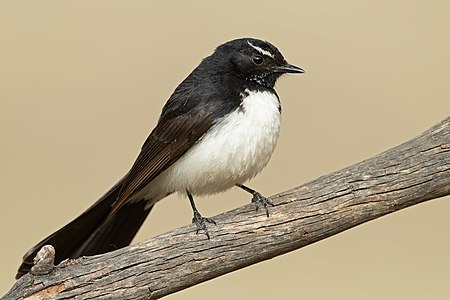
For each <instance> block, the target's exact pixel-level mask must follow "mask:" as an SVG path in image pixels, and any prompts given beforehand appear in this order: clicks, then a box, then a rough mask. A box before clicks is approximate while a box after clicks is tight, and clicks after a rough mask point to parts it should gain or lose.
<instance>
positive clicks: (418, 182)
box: [2, 117, 450, 299]
mask: <svg viewBox="0 0 450 300" xmlns="http://www.w3.org/2000/svg"><path fill="white" fill-rule="evenodd" d="M449 193H450V117H447V118H446V119H445V120H443V121H442V122H440V123H439V124H437V125H435V126H434V127H432V128H431V129H429V130H427V131H426V132H424V133H423V134H421V135H420V136H418V137H416V138H414V139H412V140H410V141H408V142H406V143H404V144H402V145H399V146H397V147H395V148H392V149H390V150H387V151H385V152H383V153H381V154H379V155H377V156H374V157H372V158H370V159H368V160H365V161H362V162H360V163H358V164H355V165H353V166H350V167H348V168H345V169H342V170H340V171H337V172H334V173H331V174H328V175H325V176H322V177H320V178H318V179H316V180H314V181H311V182H309V183H307V184H304V185H302V186H299V187H297V188H294V189H292V190H289V191H286V192H282V193H280V194H278V195H275V196H273V197H272V199H273V202H274V204H275V207H273V208H272V207H271V208H270V217H269V218H267V217H266V214H265V212H264V211H263V210H261V209H260V210H259V211H257V212H255V206H254V205H253V204H249V205H245V206H243V207H240V208H238V209H235V210H232V211H229V212H226V213H223V214H221V215H218V216H216V217H214V220H215V221H216V222H217V226H209V227H208V229H209V233H210V235H211V239H210V240H207V239H206V236H205V235H203V234H195V231H196V227H195V226H194V225H191V226H185V227H182V228H178V229H175V230H172V231H170V232H168V233H165V234H162V235H160V236H157V237H154V238H152V239H149V240H147V241H144V242H142V243H139V244H137V245H133V246H129V247H126V248H123V249H119V250H117V251H114V252H110V253H106V254H103V255H97V256H92V257H82V258H79V259H73V260H68V261H65V262H62V263H61V264H60V265H59V266H57V267H55V268H54V269H53V272H51V273H50V274H47V275H31V274H27V275H25V276H23V277H22V278H21V279H20V280H18V281H17V282H16V284H15V285H14V286H13V287H12V289H11V290H10V291H9V292H8V293H7V294H6V295H5V296H4V298H2V299H23V298H25V299H43V298H44V297H50V298H51V299H69V298H74V297H76V296H81V297H82V298H98V299H111V298H113V299H130V298H133V299H156V298H161V297H163V296H166V295H169V294H171V293H174V292H176V291H179V290H182V289H185V288H187V287H190V286H193V285H196V284H198V283H200V282H203V281H206V280H209V279H212V278H215V277H218V276H220V275H223V274H226V273H229V272H232V271H234V270H237V269H240V268H244V267H246V266H249V265H252V264H254V263H257V262H260V261H263V260H267V259H270V258H272V257H275V256H277V255H281V254H283V253H286V252H289V251H293V250H296V249H298V248H301V247H304V246H306V245H309V244H312V243H314V242H316V241H319V240H322V239H325V238H327V237H329V236H332V235H335V234H337V233H339V232H342V231H344V230H347V229H349V228H351V227H354V226H356V225H359V224H361V223H364V222H367V221H370V220H373V219H375V218H378V217H380V216H383V215H386V214H389V213H391V212H394V211H397V210H400V209H403V208H405V207H408V206H411V205H414V204H417V203H421V202H424V201H427V200H431V199H435V198H438V197H442V196H445V195H448V194H449ZM27 297H29V298H27Z"/></svg>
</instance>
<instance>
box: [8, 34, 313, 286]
mask: <svg viewBox="0 0 450 300" xmlns="http://www.w3.org/2000/svg"><path fill="white" fill-rule="evenodd" d="M303 72H304V71H303V69H301V68H299V67H296V66H293V65H290V64H288V63H287V62H286V60H285V59H284V57H283V55H282V54H281V53H280V51H278V49H277V48H276V47H275V46H273V45H272V44H270V43H268V42H265V41H262V40H258V39H253V38H241V39H236V40H232V41H229V42H227V43H225V44H223V45H220V46H219V47H217V48H216V50H215V51H214V53H213V54H212V55H210V56H208V57H206V58H205V59H203V61H202V62H201V63H200V65H199V66H198V67H196V68H195V69H194V70H193V71H192V73H191V74H189V76H188V77H186V79H184V80H183V82H182V83H181V84H180V85H179V86H178V87H177V88H176V89H175V91H174V92H173V94H172V95H171V96H170V98H169V100H168V101H167V103H166V104H165V105H164V107H163V109H162V113H161V116H160V118H159V121H158V123H157V125H156V127H155V128H154V129H153V131H152V132H151V133H150V135H149V137H148V138H147V140H146V141H145V143H144V145H143V146H142V150H141V152H140V154H139V156H138V157H137V159H136V162H135V163H134V164H133V166H132V167H131V170H130V171H129V172H128V173H127V174H126V175H125V176H124V177H123V178H122V179H121V180H120V181H119V182H118V183H117V184H116V185H114V186H113V187H112V188H111V189H110V190H109V191H108V192H107V193H106V194H105V195H104V196H103V197H101V198H100V199H99V200H98V201H97V202H95V203H94V204H93V205H92V206H91V207H89V208H88V209H87V210H86V211H85V212H84V213H82V214H81V215H80V216H79V217H77V218H76V219H75V220H73V221H72V222H70V223H69V224H67V225H66V226H64V227H63V228H61V229H59V230H58V231H56V232H55V233H53V234H51V235H50V236H48V237H47V238H45V239H44V240H42V241H41V242H40V243H38V244H37V245H36V246H34V247H33V248H31V249H30V250H29V251H28V252H27V253H26V254H25V256H24V258H23V263H22V265H21V266H20V268H19V270H18V273H17V275H16V278H20V277H21V276H22V275H24V274H25V273H27V272H29V270H30V268H31V267H32V265H33V258H34V256H35V255H36V253H37V252H38V251H39V249H40V248H41V247H42V246H44V245H46V244H51V245H53V246H54V247H55V249H56V259H55V263H59V262H61V261H62V260H64V259H66V258H76V257H79V256H82V255H94V254H99V253H105V252H108V251H112V250H115V249H118V248H121V247H124V246H127V245H129V244H130V242H131V240H132V239H133V237H134V236H135V235H136V233H137V231H138V230H139V228H140V227H141V225H142V223H143V222H144V220H145V218H146V217H147V215H148V213H149V212H150V210H151V209H152V207H153V205H155V203H156V202H158V201H159V200H161V199H162V198H164V197H166V196H168V195H169V194H172V193H175V192H178V193H180V194H183V195H187V197H188V198H189V200H190V203H191V206H192V209H193V211H194V218H193V222H194V223H195V224H196V225H197V229H198V230H197V232H198V231H199V230H201V231H204V232H205V234H206V235H207V237H208V238H209V234H208V230H207V226H206V223H205V222H212V223H214V221H213V220H210V219H208V218H204V217H202V216H201V215H200V213H199V212H198V210H197V208H196V207H195V204H194V199H193V196H202V195H209V194H214V193H218V192H222V191H224V190H226V189H229V188H231V187H233V186H238V187H240V188H242V189H244V190H246V191H247V192H250V193H251V194H252V195H253V199H252V201H253V202H256V204H257V207H258V206H262V207H264V208H265V209H266V213H267V214H268V211H267V205H270V204H271V202H270V200H269V199H267V198H265V197H263V196H262V195H261V194H260V193H258V192H256V191H254V190H252V189H250V188H248V187H246V186H244V185H243V184H244V183H245V182H246V181H248V180H249V179H251V178H252V177H254V176H255V175H256V174H258V173H259V172H260V171H261V170H262V169H263V168H264V167H265V166H266V165H267V163H268V162H269V159H270V157H271V155H272V153H273V151H274V149H275V145H276V143H277V139H278V134H279V131H280V121H281V106H280V100H279V98H278V95H277V93H276V92H275V90H274V86H275V82H276V80H277V79H278V78H279V77H280V76H281V75H283V74H285V73H303Z"/></svg>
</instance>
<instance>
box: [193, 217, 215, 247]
mask: <svg viewBox="0 0 450 300" xmlns="http://www.w3.org/2000/svg"><path fill="white" fill-rule="evenodd" d="M206 222H208V223H212V224H214V225H217V224H216V222H214V220H213V219H209V218H205V217H202V215H201V214H200V213H199V212H198V211H194V217H193V218H192V223H194V224H195V225H197V234H198V232H199V231H200V230H202V231H203V232H204V233H205V234H206V236H207V237H208V240H209V232H208V228H207V227H206Z"/></svg>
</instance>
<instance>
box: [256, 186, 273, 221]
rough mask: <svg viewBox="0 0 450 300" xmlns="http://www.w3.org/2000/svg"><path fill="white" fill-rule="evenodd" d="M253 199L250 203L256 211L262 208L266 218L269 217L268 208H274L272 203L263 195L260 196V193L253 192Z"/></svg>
mask: <svg viewBox="0 0 450 300" xmlns="http://www.w3.org/2000/svg"><path fill="white" fill-rule="evenodd" d="M252 194H253V198H252V202H253V203H255V204H256V211H258V210H259V208H260V207H261V206H262V207H264V210H265V211H266V215H267V217H269V208H268V206H269V205H270V206H275V205H274V204H273V202H272V200H270V198H267V197H264V196H263V195H261V194H260V193H258V192H256V191H253V193H252Z"/></svg>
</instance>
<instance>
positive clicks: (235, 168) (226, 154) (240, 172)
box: [144, 92, 281, 199]
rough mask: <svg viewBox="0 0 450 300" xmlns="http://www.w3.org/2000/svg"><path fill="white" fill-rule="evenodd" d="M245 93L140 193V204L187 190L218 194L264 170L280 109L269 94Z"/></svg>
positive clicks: (269, 154) (277, 102)
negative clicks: (236, 105) (234, 107)
mask: <svg viewBox="0 0 450 300" xmlns="http://www.w3.org/2000/svg"><path fill="white" fill-rule="evenodd" d="M248 93H249V96H247V97H245V98H244V100H243V102H242V106H241V107H240V108H239V109H237V110H236V111H234V112H232V113H230V114H229V115H227V116H225V117H224V118H223V119H222V120H220V121H219V122H218V123H216V124H215V125H214V126H213V127H212V128H211V129H210V130H209V131H208V132H207V133H206V134H205V135H204V136H203V137H202V140H201V141H199V142H198V143H197V144H196V145H194V146H193V147H192V148H191V149H189V151H188V152H186V154H185V155H183V156H182V157H181V158H180V159H179V160H178V161H177V162H175V163H174V164H173V165H172V166H171V167H170V168H168V169H167V170H166V171H164V172H163V173H161V174H160V175H159V176H158V177H157V178H155V180H153V181H152V182H151V183H150V184H149V185H148V187H147V188H145V190H146V191H145V192H144V194H146V197H145V198H147V199H149V198H150V199H151V198H154V197H157V195H156V194H158V195H162V194H167V193H172V192H180V193H183V194H185V192H186V190H189V191H190V192H191V193H192V194H194V195H206V194H212V193H217V192H221V191H223V190H225V189H228V188H230V187H232V186H234V185H235V184H236V183H243V182H245V181H247V180H249V179H250V178H252V177H254V176H255V175H256V174H258V173H259V172H260V171H261V170H262V169H263V168H264V167H265V166H266V165H267V163H268V162H269V159H270V157H271V155H272V153H273V151H274V150H275V146H276V143H277V139H278V134H279V130H280V122H281V115H280V109H279V106H280V104H279V101H278V98H277V96H276V95H274V94H272V93H269V92H248ZM155 192H156V194H154V193H155ZM152 194H153V195H152Z"/></svg>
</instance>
